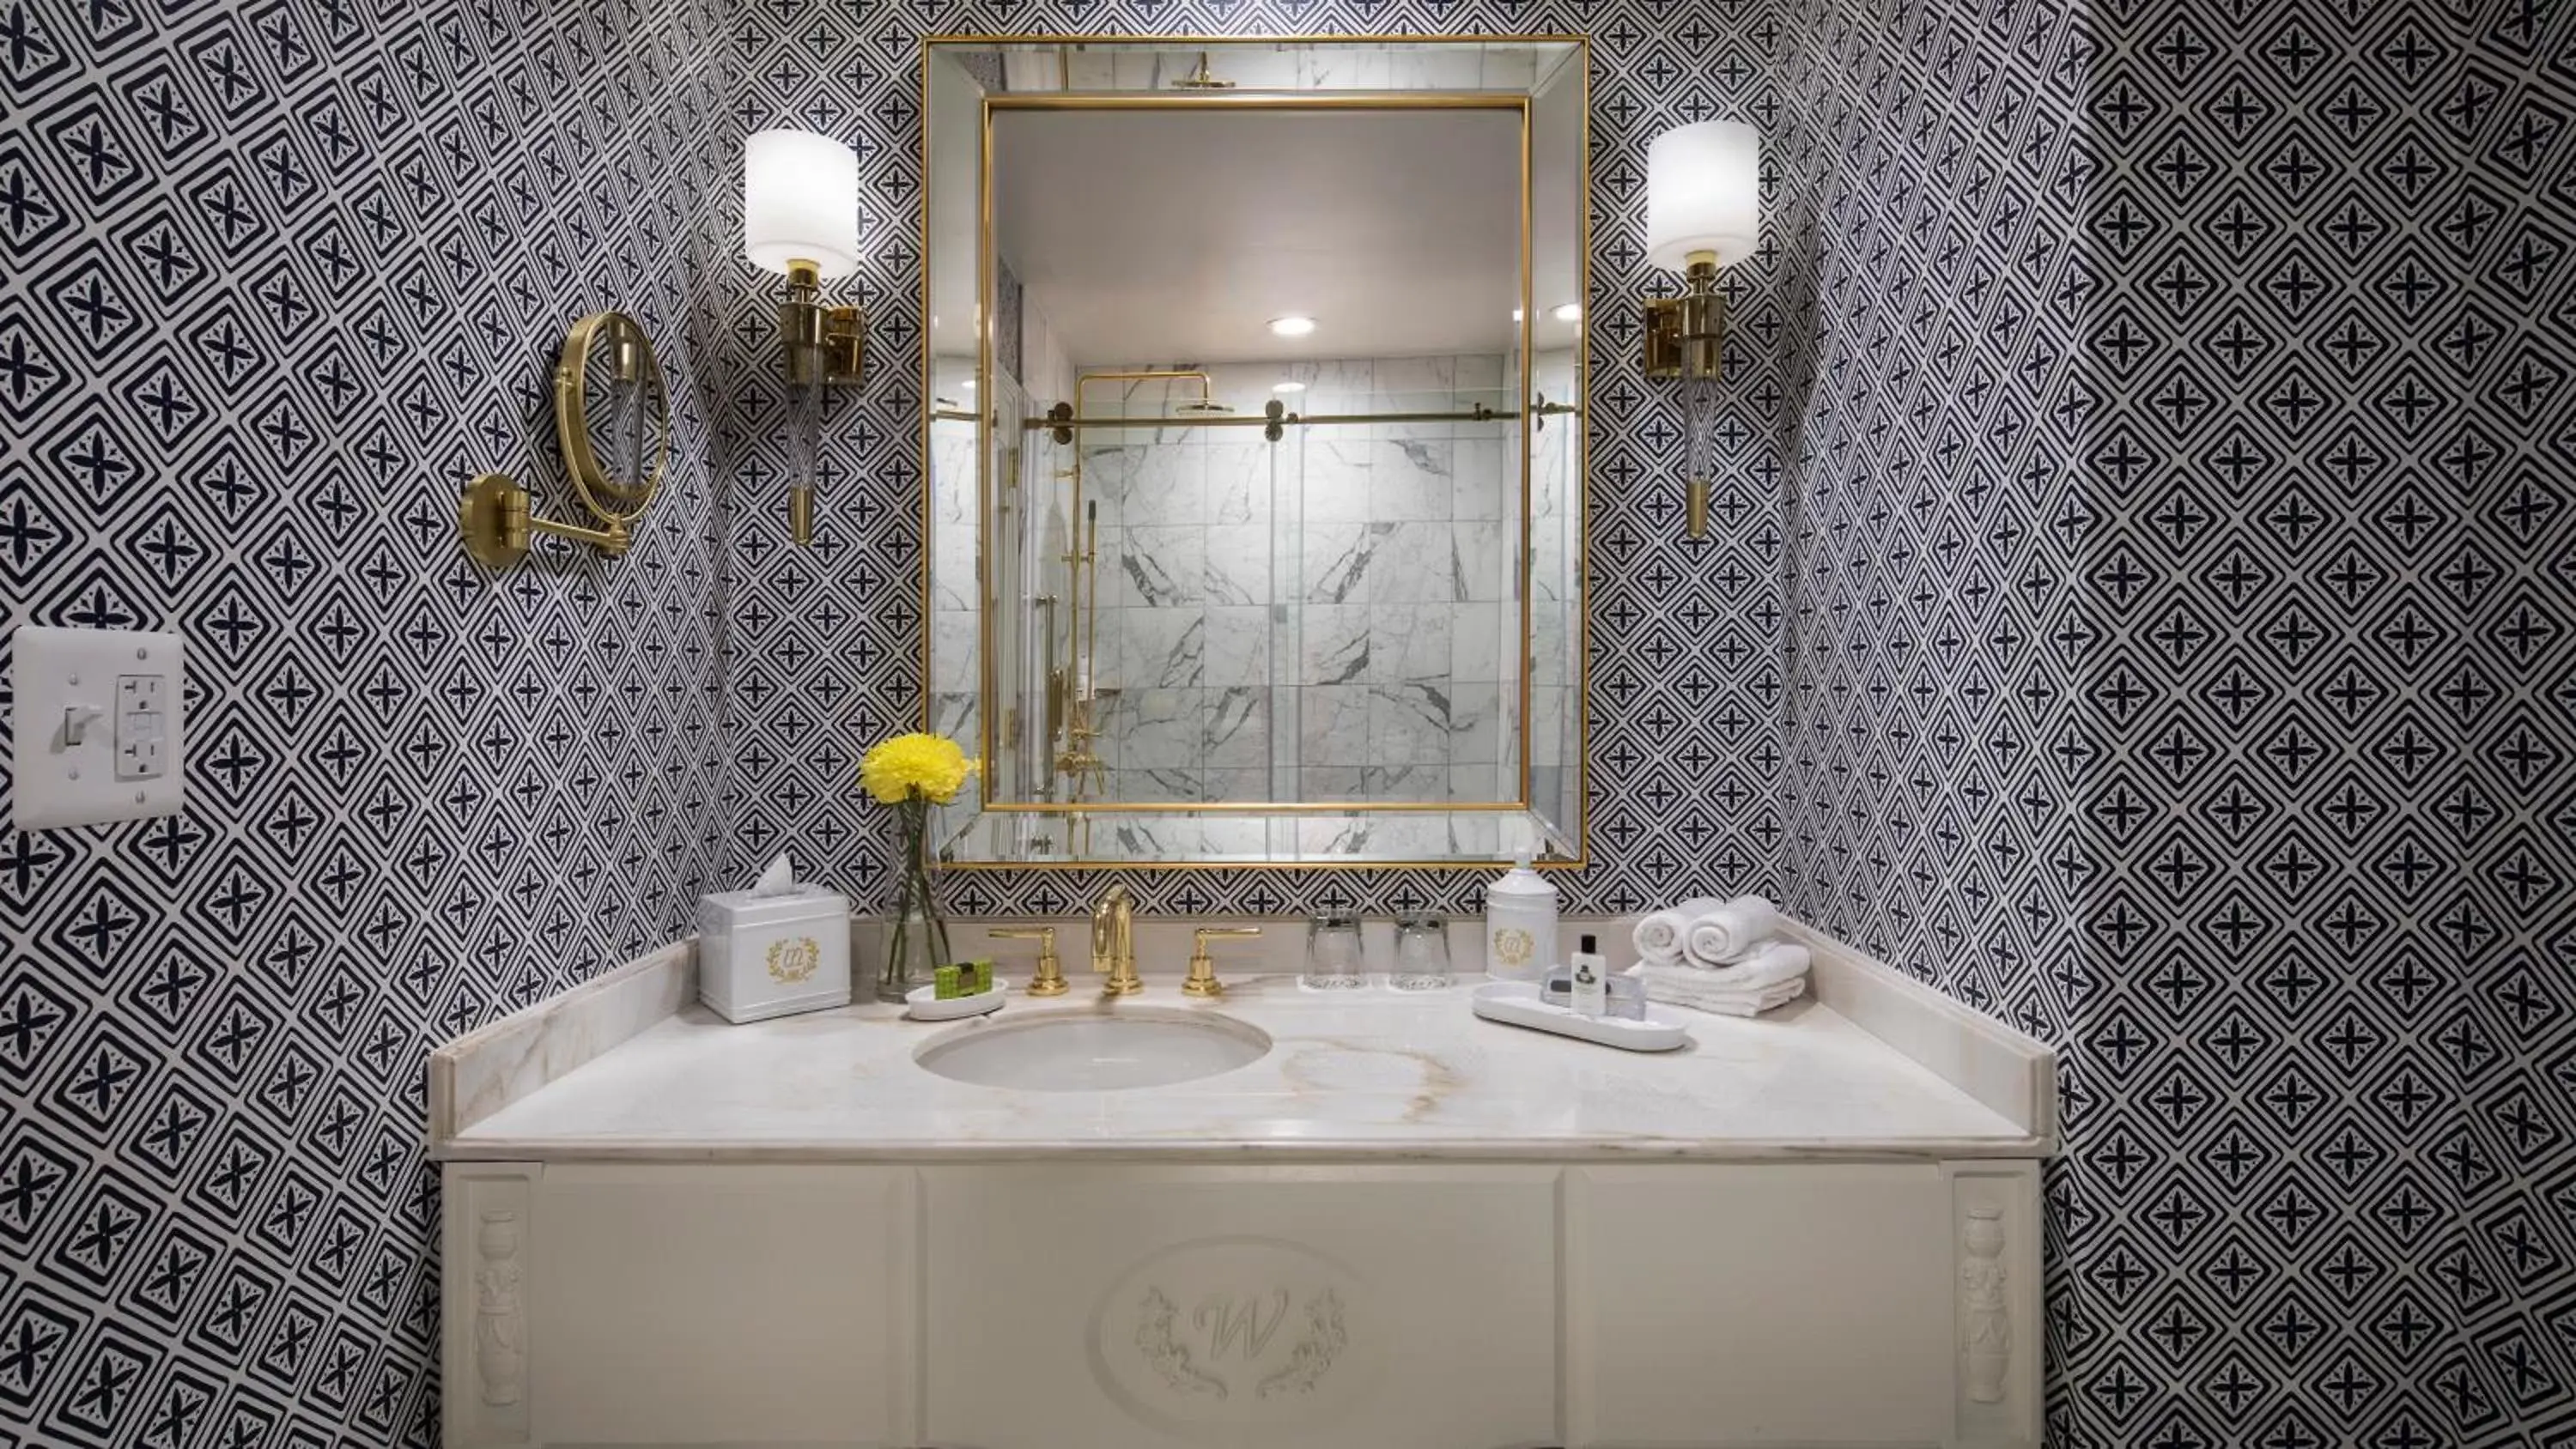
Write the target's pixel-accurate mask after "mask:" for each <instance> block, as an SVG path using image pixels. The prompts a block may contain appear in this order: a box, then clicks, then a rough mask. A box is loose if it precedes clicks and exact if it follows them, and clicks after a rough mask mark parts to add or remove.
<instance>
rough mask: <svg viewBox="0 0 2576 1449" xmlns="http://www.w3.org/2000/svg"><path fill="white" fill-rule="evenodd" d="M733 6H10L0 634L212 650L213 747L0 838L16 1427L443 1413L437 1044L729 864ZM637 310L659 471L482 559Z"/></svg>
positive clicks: (554, 502) (650, 934) (1, 1039)
mask: <svg viewBox="0 0 2576 1449" xmlns="http://www.w3.org/2000/svg"><path fill="white" fill-rule="evenodd" d="M725 23H726V17H725V15H724V14H723V12H722V10H721V8H719V7H716V6H712V5H707V4H700V3H696V0H644V3H638V4H615V3H608V4H599V5H588V6H571V5H560V6H525V5H515V4H489V3H433V4H419V5H414V4H411V3H392V0H375V3H372V4H361V3H357V0H316V3H313V4H295V5H287V4H277V5H238V6H233V5H225V6H190V7H179V6H170V7H163V6H157V5H155V6H143V5H135V4H129V3H119V0H86V3H70V0H64V3H38V4H33V5H30V4H26V3H23V0H20V3H0V97H5V100H0V274H5V281H0V288H5V290H0V622H4V623H6V624H8V625H10V626H15V625H16V624H18V623H21V622H28V621H34V622H40V623H48V624H66V625H84V624H97V625H111V626H113V625H132V626H140V627H144V628H159V629H176V630H180V631H182V632H184V633H185V634H186V636H187V638H188V647H189V660H188V675H187V687H188V698H187V701H186V708H187V713H188V744H189V755H190V758H189V760H188V772H187V774H188V780H187V784H188V808H187V811H186V813H184V814H182V815H178V816H174V817H171V818H168V819H163V820H156V821H150V822H142V823H136V824H130V825H119V826H112V827H91V828H86V829H78V830H58V831H47V832H44V833H40V834H18V833H15V832H11V833H10V834H9V835H8V836H7V837H6V839H5V841H0V942H5V955H0V1443H7V1444H13V1445H14V1444H21V1443H24V1444H29V1445H37V1444H41V1445H46V1446H58V1445H94V1444H115V1445H120V1446H124V1445H173V1446H177V1445H188V1446H196V1445H226V1446H240V1449H253V1446H257V1449H273V1446H281V1445H302V1444H312V1445H324V1444H391V1443H398V1442H403V1443H413V1444H425V1443H428V1442H430V1441H431V1439H432V1436H433V1434H434V1430H433V1429H432V1428H431V1427H430V1424H431V1415H432V1413H433V1410H434V1406H435V1404H436V1402H437V1394H436V1387H437V1386H436V1371H435V1366H434V1363H433V1355H434V1343H435V1336H436V1329H437V1324H438V1302H437V1297H436V1277H435V1274H436V1265H435V1261H434V1257H433V1254H432V1250H431V1229H432V1225H433V1223H434V1221H435V1218H436V1213H437V1208H438V1192H437V1180H436V1176H435V1172H434V1169H433V1168H432V1166H431V1165H430V1164H429V1163H427V1162H426V1161H425V1160H424V1158H423V1153H422V1148H421V1132H422V1124H423V1116H424V1103H425V1082H424V1079H423V1073H422V1060H423V1057H424V1054H425V1053H426V1052H427V1051H428V1049H429V1048H430V1047H431V1046H433V1045H435V1044H437V1043H438V1042H440V1041H443V1040H445V1039H447V1038H448V1037H451V1036H453V1035H455V1034H456V1033H458V1032H459V1031H462V1030H465V1029H468V1028H471V1027H473V1026H474V1025H476V1024H478V1023H480V1022H483V1021H486V1020H489V1019H490V1018H491V1017H493V1016H495V1015H497V1014H499V1013H501V1012H504V1011H507V1010H510V1009H512V1008H513V1007H515V1006H517V1005H519V1004H522V1003H525V1002H528V1001H532V1000H535V999H537V998H538V997H541V996H543V995H546V994H548V993H550V992H553V991H555V990H558V989H560V988H562V987H564V986H566V985H569V984H571V983H573V982H575V981H578V980H580V979H582V978H583V977H584V976H586V975H588V974H590V973H592V972H594V971H596V970H598V969H599V968H601V967H603V966H606V965H613V964H614V963H616V962H618V961H621V960H624V959H626V958H628V957H630V956H632V955H634V954H635V953H637V952H638V951H641V950H644V949H647V948H650V947H652V946H655V945H657V944H660V943H662V942H665V941H668V940H670V939H671V938H672V937H673V936H674V935H676V934H678V933H681V932H684V931H686V930H688V929H690V928H691V923H692V922H693V920H694V918H695V914H696V903H697V897H698V895H699V893H700V892H701V891H702V890H703V889H704V888H705V887H706V885H707V883H708V882H709V881H710V880H711V879H712V876H713V871H714V869H715V867H716V865H717V864H718V861H719V856H720V854H721V852H720V850H719V848H718V844H719V843H718V834H719V828H718V824H717V816H716V807H717V801H718V799H719V797H720V793H721V785H720V776H721V762H722V758H723V754H722V750H721V748H720V746H719V743H718V736H717V733H716V728H717V719H718V707H719V700H720V696H721V691H722V686H723V682H724V680H723V673H722V664H721V643H722V639H721V624H720V614H719V607H718V605H719V600H720V597H721V596H720V594H719V593H718V592H717V590H716V584H717V581H718V578H719V576H720V572H721V568H722V548H721V529H722V526H723V516H722V514H721V513H720V512H719V511H718V508H717V500H718V498H719V497H720V492H721V490H720V488H719V486H718V484H719V479H720V472H719V467H718V464H717V462H716V459H715V457H714V454H713V452H712V447H713V440H712V437H711V434H710V430H709V428H708V427H707V425H706V419H707V416H708V412H709V407H710V405H711V404H717V403H720V402H721V398H720V397H718V396H716V395H715V394H714V393H713V392H712V390H711V389H709V388H708V387H707V381H708V380H707V378H706V377H705V376H704V375H703V371H702V369H701V367H700V365H699V361H698V358H699V355H700V352H701V349H702V348H704V347H705V346H706V345H707V344H708V342H709V340H710V338H711V336H714V335H715V334H717V332H718V330H719V329H720V326H721V321H722V317H723V311H722V308H721V306H720V305H719V304H718V303H717V301H716V299H715V298H714V297H713V296H712V295H711V294H710V293H709V291H708V283H707V281H706V277H707V276H708V275H709V274H708V273H707V272H706V269H705V268H704V266H703V259H704V254H705V251H706V249H707V248H709V247H712V246H718V245H722V244H723V237H722V236H721V234H720V233H719V232H717V231H716V230H715V229H713V228H711V226H710V225H709V217H708V214H707V213H706V211H705V210H704V208H705V207H706V205H707V204H708V203H709V201H710V200H711V199H715V200H719V201H721V202H722V203H724V204H728V205H731V204H737V203H733V202H732V197H733V195H734V192H733V190H732V187H733V182H732V181H731V179H730V178H731V175H732V167H733V166H734V165H735V164H736V163H735V162H734V161H732V160H730V159H728V157H727V156H726V155H725V154H724V150H723V147H722V146H720V145H718V144H717V138H718V136H719V133H720V130H721V127H720V125H719V121H720V119H721V117H722V115H723V113H724V109H725V95H724V90H723V70H722V67H721V65H720V64H719V60H720V57H721V55H722V54H723V51H722V44H723V41H722V37H723V35H724V27H725ZM711 147H712V148H713V149H711ZM603 307H615V308H619V309H622V310H625V311H627V312H630V313H632V314H634V315H636V316H637V317H639V318H640V319H642V321H643V322H644V325H645V326H646V328H647V329H648V330H649V331H650V333H651V334H652V336H653V338H654V341H655V344H656V347H657V350H658V352H659V354H660V358H661V362H662V365H663V368H664V371H665V373H666V375H667V377H668V379H669V380H670V383H671V385H672V389H673V393H674V397H673V402H674V410H675V426H674V447H673V460H672V470H671V474H670V477H669V479H668V483H667V491H666V492H665V493H664V495H663V497H662V499H661V500H660V501H659V502H658V503H657V504H656V505H655V507H654V510H653V512H652V514H651V516H650V518H649V519H648V520H647V521H646V523H645V525H644V527H643V528H642V530H641V532H640V535H639V536H638V537H637V539H636V541H635V545H634V549H633V551H632V552H631V553H630V554H629V555H628V556H627V557H625V558H623V559H620V560H617V561H614V562H610V561H606V560H603V559H601V558H599V557H598V556H597V555H595V554H591V553H588V552H587V551H583V552H580V553H575V552H572V551H570V550H568V549H560V548H556V549H548V550H546V551H545V557H544V559H543V561H542V562H532V563H531V564H530V565H528V566H525V567H521V568H517V569H513V570H510V571H508V572H506V573H498V574H495V573H491V572H488V571H486V570H484V569H481V568H479V567H477V566H475V565H474V564H472V563H471V562H469V561H468V560H467V559H466V558H465V556H464V555H463V554H462V553H461V552H460V551H459V549H458V547H457V543H456V533H455V528H456V519H455V509H456V498H457V491H458V489H459V487H460V485H461V484H462V483H463V482H464V481H465V480H466V479H467V478H470V477H472V476H473V475H474V474H476V473H479V472H482V471H484V470H486V469H490V468H499V469H502V470H505V471H508V472H510V473H512V474H514V475H516V476H518V477H519V478H520V479H522V480H523V481H525V482H526V483H528V484H529V486H530V487H531V488H532V489H533V490H534V491H535V492H536V494H537V496H538V499H539V505H540V506H541V507H546V508H548V509H549V510H550V511H552V512H554V513H555V514H557V515H559V516H560V515H561V514H563V513H564V511H565V510H566V509H567V508H568V507H569V506H570V505H569V504H568V502H567V501H566V499H565V496H564V486H565V485H564V480H563V474H562V470H561V465H560V463H559V462H558V460H557V459H556V458H555V457H554V456H553V449H552V445H551V441H550V439H551V436H552V429H551V417H550V413H549V406H550V405H549V402H548V392H547V377H548V373H549V370H550V369H551V368H552V366H553V362H554V353H555V349H556V347H557V345H558V344H559V343H560V342H561V340H562V337H563V334H564V331H565V329H566V328H567V327H568V326H569V325H570V324H571V322H572V321H573V320H574V319H575V318H577V317H579V316H581V315H582V314H584V313H586V312H589V311H593V310H596V309H599V308H603ZM0 666H5V659H0ZM0 678H5V670H4V669H0ZM6 704H7V701H6V700H5V699H0V707H5V706H6Z"/></svg>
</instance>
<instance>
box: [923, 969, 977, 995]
mask: <svg viewBox="0 0 2576 1449" xmlns="http://www.w3.org/2000/svg"><path fill="white" fill-rule="evenodd" d="M962 975H963V973H962V972H960V971H959V970H958V969H957V968H956V967H954V966H942V967H940V968H939V969H938V970H936V971H933V972H931V973H930V980H931V983H932V984H931V988H930V994H931V996H932V997H933V998H934V999H936V1000H940V1001H955V1000H956V999H957V998H958V997H961V996H968V995H972V994H973V993H971V992H969V991H967V990H966V989H965V984H964V982H963V981H962V980H961V979H960V978H961V976H962Z"/></svg>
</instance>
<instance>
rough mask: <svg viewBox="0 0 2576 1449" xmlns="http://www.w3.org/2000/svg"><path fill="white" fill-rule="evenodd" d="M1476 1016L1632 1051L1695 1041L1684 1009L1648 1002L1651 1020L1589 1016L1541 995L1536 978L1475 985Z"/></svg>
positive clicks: (1662, 1048) (1657, 1049)
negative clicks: (1683, 1015) (1547, 999)
mask: <svg viewBox="0 0 2576 1449" xmlns="http://www.w3.org/2000/svg"><path fill="white" fill-rule="evenodd" d="M1474 1006H1475V1008H1476V1014H1477V1015H1478V1016H1481V1017H1483V1018H1484V1019H1485V1020H1487V1021H1499V1022H1502V1023H1504V1024H1505V1025H1507V1026H1526V1027H1531V1028H1533V1029H1535V1030H1538V1031H1552V1032H1555V1033H1556V1034H1557V1035H1559V1036H1570V1037H1573V1038H1575V1039H1576V1040H1578V1041H1588V1042H1597V1043H1599V1044H1600V1045H1602V1046H1611V1047H1618V1048H1620V1049H1621V1050H1623V1051H1632V1052H1668V1051H1671V1050H1672V1049H1673V1048H1675V1047H1683V1046H1688V1045H1690V1039H1691V1035H1690V1027H1689V1025H1688V1024H1687V1023H1686V1022H1685V1021H1684V1019H1683V1017H1682V1015H1681V1013H1679V1012H1677V1011H1675V1010H1673V1009H1672V1008H1671V1007H1669V1006H1656V1005H1654V1004H1653V1003H1651V1002H1649V1003H1648V1004H1647V1006H1646V1019H1645V1020H1644V1021H1634V1020H1631V1019H1629V1018H1627V1017H1624V1016H1585V1015H1584V1014H1582V1013H1581V1012H1579V1011H1576V1010H1574V1009H1572V1008H1571V1007H1564V1006H1550V1005H1548V1004H1547V1003H1546V1002H1544V1001H1542V1000H1540V999H1539V987H1538V983H1537V982H1535V981H1492V982H1487V983H1486V984H1485V985H1483V986H1479V987H1477V988H1476V997H1475V1001H1474Z"/></svg>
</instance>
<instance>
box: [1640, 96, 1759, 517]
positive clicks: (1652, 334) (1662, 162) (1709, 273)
mask: <svg viewBox="0 0 2576 1449" xmlns="http://www.w3.org/2000/svg"><path fill="white" fill-rule="evenodd" d="M1761 220H1762V136H1761V133H1760V132H1758V131H1756V130H1754V129H1753V128H1752V127H1751V126H1747V125H1744V124H1742V123H1740V122H1736V121H1698V122H1694V123H1692V124H1691V125H1687V126H1676V127H1674V128H1673V129H1671V130H1669V131H1666V132H1665V133H1663V134H1662V135H1660V136H1657V137H1656V138H1655V139H1654V142H1653V144H1652V145H1650V146H1649V147H1648V148H1647V150H1646V259H1647V260H1648V261H1650V262H1652V263H1654V264H1655V265H1656V266H1659V267H1663V268H1665V269H1667V270H1670V271H1676V272H1680V273H1681V274H1682V276H1683V279H1684V283H1685V286H1686V290H1685V291H1684V292H1683V293H1682V295H1680V296H1678V297H1654V298H1649V299H1648V300H1647V302H1646V328H1645V337H1646V375H1647V376H1648V377H1657V378H1666V377H1669V378H1679V379H1681V384H1682V430H1683V455H1684V456H1683V468H1684V471H1685V473H1686V475H1687V476H1688V477H1689V479H1690V493H1689V506H1688V510H1687V515H1686V517H1687V523H1688V527H1689V529H1690V536H1691V537H1693V538H1706V537H1707V536H1708V493H1709V479H1710V478H1711V476H1712V475H1714V474H1715V473H1716V471H1717V462H1716V457H1715V454H1716V439H1715V436H1714V435H1715V432H1716V428H1717V385H1718V377H1719V373H1720V371H1721V370H1722V369H1723V366H1724V363H1725V350H1726V298H1725V297H1724V296H1723V295H1722V294H1720V293H1719V291H1718V290H1717V269H1718V268H1719V267H1722V266H1725V265H1726V264H1728V263H1729V262H1736V261H1741V260H1743V259H1744V258H1745V257H1747V256H1750V255H1752V253H1753V249H1754V247H1755V246H1756V245H1757V243H1758V239H1759V233H1760V227H1761Z"/></svg>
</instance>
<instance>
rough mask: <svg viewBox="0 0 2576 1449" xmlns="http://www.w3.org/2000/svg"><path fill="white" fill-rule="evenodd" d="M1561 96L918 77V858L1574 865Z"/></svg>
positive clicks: (1316, 52)
mask: <svg viewBox="0 0 2576 1449" xmlns="http://www.w3.org/2000/svg"><path fill="white" fill-rule="evenodd" d="M1587 71H1588V56H1587V53H1586V48H1585V46H1584V43H1583V42H1582V41H1581V40H1580V39H1575V38H1561V37H1477V38H1461V39H1455V40H1445V39H1444V40H1427V39H1420V40H1417V39H1408V40H1400V41H1398V40H1366V39H1317V40H1281V39H1272V38H1264V39H1257V40H1205V41H1200V40H1187V41H1183V40H1169V39H1160V40H1147V39H1120V38H1104V37H1092V38H1086V39H1081V40H1068V39H1051V38H1050V39H1029V38H978V37H960V38H941V39H934V40H932V41H930V42H928V43H927V46H926V52H925V55H924V58H923V82H922V84H923V117H924V139H923V148H924V155H923V175H924V178H925V182H924V186H923V231H924V244H925V248H924V257H925V266H924V284H923V285H924V299H923V300H924V304H925V307H924V311H925V315H926V317H927V318H928V321H929V328H928V336H929V343H928V346H927V348H926V350H925V353H926V355H925V363H924V369H925V376H924V379H923V381H924V384H925V386H924V393H925V404H924V417H923V465H924V476H925V478H926V480H927V485H926V489H925V497H924V505H923V524H924V530H925V537H926V540H927V547H926V550H925V553H926V557H927V565H926V570H925V578H924V581H923V596H924V597H923V602H924V607H925V609H926V611H927V614H928V627H927V629H926V630H925V635H926V638H927V641H928V642H927V649H928V658H927V659H926V660H925V671H924V678H925V679H926V680H927V681H928V686H929V687H928V690H927V701H926V706H925V708H926V714H927V727H928V728H930V729H933V730H935V731H938V732H940V733H943V734H947V735H950V736H952V737H954V738H955V739H957V740H958V741H959V742H960V743H961V744H963V745H964V746H965V748H966V750H967V752H968V753H969V754H970V755H972V756H975V757H977V758H978V759H980V760H981V762H982V764H983V770H982V773H981V775H980V777H979V781H978V785H977V787H976V789H975V790H974V791H971V792H969V794H970V796H971V798H968V797H961V798H960V800H959V801H958V802H957V804H955V805H953V806H950V807H948V808H947V809H946V810H945V811H944V812H943V814H942V817H941V818H940V819H939V820H938V821H937V822H936V824H935V827H934V828H935V830H936V832H937V839H938V840H939V841H940V849H941V853H942V856H943V858H944V859H945V860H947V861H948V862H949V863H951V864H953V865H960V866H994V867H1028V866H1145V867H1182V866H1208V867H1226V868H1243V867H1250V866H1264V865H1275V866H1293V867H1316V866H1364V867H1372V868H1380V869H1383V868H1389V867H1440V866H1460V867H1466V866H1479V867H1481V866H1486V865H1490V864H1491V863H1492V862H1494V861H1496V860H1499V859H1507V858H1509V857H1511V856H1512V855H1514V854H1517V853H1520V852H1523V851H1526V852H1528V853H1530V854H1532V855H1533V856H1534V857H1535V858H1536V859H1537V860H1538V861H1539V862H1540V863H1542V864H1551V863H1552V864H1568V865H1570V864H1578V863H1580V861H1581V860H1582V858H1583V853H1584V838H1585V836H1584V770H1583V744H1584V707H1583V701H1584V685H1585V678H1584V610H1585V598H1584V594H1585V588H1584V548H1585V535H1584V528H1585V507H1584V467H1583V462H1584V459H1583V447H1584V436H1583V435H1584V427H1583V411H1584V403H1585V398H1586V391H1585V386H1586V369H1585V364H1584V351H1585V349H1584V338H1583V325H1584V324H1583V319H1582V315H1581V313H1582V303H1583V298H1584V294H1585V289H1586V281H1587V276H1586V262H1585V252H1586V243H1587V240H1588V235H1587V225H1586V218H1585V210H1584V198H1585V195H1586V179H1587V178H1586V165H1587V153H1588V149H1589V148H1588V133H1587V121H1586V101H1587V95H1586V86H1587Z"/></svg>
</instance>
